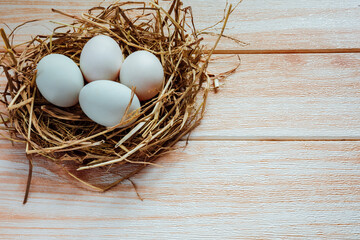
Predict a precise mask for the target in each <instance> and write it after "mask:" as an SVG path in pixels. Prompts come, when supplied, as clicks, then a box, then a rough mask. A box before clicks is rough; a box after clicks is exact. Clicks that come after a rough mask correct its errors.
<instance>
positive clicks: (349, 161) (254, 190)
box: [0, 0, 360, 240]
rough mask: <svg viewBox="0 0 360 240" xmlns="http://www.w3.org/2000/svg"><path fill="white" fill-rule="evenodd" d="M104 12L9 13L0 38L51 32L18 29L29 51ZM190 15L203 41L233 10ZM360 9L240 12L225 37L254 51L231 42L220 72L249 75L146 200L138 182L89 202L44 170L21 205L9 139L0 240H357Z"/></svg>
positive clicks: (225, 84)
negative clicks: (36, 41)
mask: <svg viewBox="0 0 360 240" xmlns="http://www.w3.org/2000/svg"><path fill="white" fill-rule="evenodd" d="M137 1H138V0H137ZM100 2H101V1H99V0H70V1H60V0H36V1H35V0H1V1H0V27H5V28H7V26H6V25H8V26H9V27H10V28H14V27H15V26H17V25H18V24H20V23H22V22H24V21H27V20H32V19H35V18H40V19H43V20H42V21H40V22H37V23H32V24H29V25H28V26H26V27H22V28H21V29H19V30H18V31H17V38H16V40H15V43H19V42H23V41H25V40H26V39H29V38H30V37H31V35H32V34H44V33H49V32H50V31H51V29H52V28H53V26H54V25H51V24H50V23H49V22H48V21H49V20H51V19H53V20H54V19H56V20H58V21H65V22H66V21H69V20H66V19H62V18H61V17H60V16H59V15H57V14H52V13H51V12H50V9H51V8H57V9H60V10H64V11H67V12H69V13H72V14H80V13H81V12H83V11H85V10H86V9H88V8H89V7H91V6H96V5H98V4H99V3H100ZM110 2H112V1H109V0H106V1H103V3H101V4H103V5H104V6H106V5H107V4H109V3H110ZM160 2H161V4H165V5H166V4H169V1H165V0H164V1H162V0H161V1H160ZM184 2H185V5H189V4H190V5H192V7H193V12H194V15H195V23H196V26H197V28H198V29H201V28H204V27H207V26H209V25H211V24H213V23H215V22H216V21H218V20H219V19H221V17H222V14H223V9H224V7H225V2H226V1H216V0H207V1H205V0H196V1H190V0H184ZM229 2H230V3H235V2H237V1H236V0H230V1H229ZM359 9H360V7H359V2H358V1H356V0H344V1H337V0H298V1H291V0H284V1H280V0H273V1H263V0H244V1H243V3H242V4H241V5H240V6H239V8H238V10H236V12H234V14H233V15H232V17H231V19H230V22H229V25H228V27H227V29H226V34H227V35H228V36H230V37H235V38H237V39H239V40H242V41H245V42H248V43H250V45H248V46H245V47H244V46H240V45H239V44H236V43H235V42H234V41H232V40H229V39H223V40H222V41H221V44H220V45H219V48H218V50H219V52H218V53H221V54H223V55H215V56H214V57H213V63H212V64H211V66H210V69H211V71H212V72H213V73H214V74H218V73H221V72H224V71H227V70H229V69H231V68H233V67H235V66H236V65H237V64H238V58H237V56H236V55H226V54H229V53H232V54H242V55H240V56H241V66H240V68H239V69H238V71H237V72H236V73H235V74H234V75H232V76H230V77H229V78H227V79H226V80H222V79H220V82H221V87H220V89H219V91H218V92H217V93H216V94H215V93H212V94H211V95H210V96H209V101H208V107H207V111H206V116H205V118H204V120H203V121H202V124H201V125H200V126H199V127H198V128H197V129H196V130H195V131H194V132H193V133H192V134H191V136H190V141H189V142H188V145H187V147H186V148H185V149H183V147H184V145H185V141H181V142H180V143H179V144H178V145H177V146H178V149H177V150H176V151H174V152H171V153H169V154H167V155H166V156H164V157H163V158H161V159H159V161H158V162H157V163H158V164H160V165H162V166H163V167H148V168H146V169H145V170H144V171H143V172H141V173H140V174H138V175H136V176H135V177H134V178H133V180H134V182H135V183H136V184H137V186H138V191H139V193H140V194H141V197H143V198H144V201H140V200H139V199H138V198H137V195H136V193H135V191H134V189H133V187H132V185H131V184H130V183H129V182H124V183H123V184H122V185H121V186H118V187H116V188H115V189H113V190H111V191H109V192H106V193H96V192H91V191H88V190H84V189H82V188H79V187H78V186H76V185H74V184H73V183H71V182H70V181H69V179H67V178H66V177H64V176H59V174H60V171H59V170H58V169H57V168H56V166H54V165H52V164H51V163H48V162H44V161H41V160H36V161H35V166H34V173H33V176H34V177H33V181H32V183H33V184H32V186H31V193H30V201H29V203H28V204H27V205H25V206H23V205H22V199H23V194H24V190H25V184H26V177H27V171H28V163H27V160H26V158H25V156H24V146H22V145H19V144H16V145H14V146H13V145H11V144H10V143H9V142H8V141H7V140H5V139H3V138H0V192H1V194H0V239H6V240H8V239H36V240H41V239H44V240H45V239H46V240H49V239H75V240H76V239H169V238H171V239H295V238H297V239H360V227H359V226H360V141H359V140H360V123H359V119H360V107H359V106H360V91H359V88H360V72H359V66H360V53H358V52H359V51H358V50H359V49H360V42H359V36H360V11H359ZM218 30H219V28H215V29H214V30H213V31H215V32H216V31H218ZM7 32H9V30H8V29H7ZM205 37H206V39H205V43H208V44H211V43H213V42H214V39H215V36H211V35H205ZM2 44H3V43H1V41H0V48H1V46H2ZM355 52H356V53H355ZM244 54H246V55H244ZM1 78H2V79H0V85H2V86H3V85H4V77H1ZM255 140H256V141H255ZM315 140H316V141H315ZM340 140H342V141H340ZM343 140H347V141H343Z"/></svg>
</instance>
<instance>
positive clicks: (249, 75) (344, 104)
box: [191, 54, 360, 140]
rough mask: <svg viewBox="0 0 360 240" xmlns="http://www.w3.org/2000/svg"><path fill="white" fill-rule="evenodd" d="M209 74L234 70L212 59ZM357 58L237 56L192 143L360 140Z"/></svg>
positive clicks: (226, 60)
mask: <svg viewBox="0 0 360 240" xmlns="http://www.w3.org/2000/svg"><path fill="white" fill-rule="evenodd" d="M214 62H215V63H214V64H212V65H211V66H210V69H212V71H213V72H214V73H218V72H221V71H225V70H227V69H230V68H231V67H233V66H236V64H237V62H238V60H237V57H236V56H216V57H214ZM359 65H360V54H306V55H297V54H279V55H242V56H241V66H240V68H239V69H238V71H237V72H236V73H235V74H234V75H232V76H230V77H229V78H227V79H226V80H225V81H221V83H222V84H223V85H222V86H221V87H220V89H219V91H218V93H217V94H212V95H210V97H209V100H208V107H207V111H206V116H205V119H204V120H203V122H202V124H201V125H200V126H199V127H198V128H197V129H196V130H195V132H193V133H192V135H191V137H192V139H235V140H241V139H242V140H249V139H261V140H265V139H267V140H269V139H270V140H271V139H278V140H291V139H303V140H306V139H324V140H325V139H360V121H359V119H360V107H359V106H360V91H359V89H360V72H359V67H358V66H359Z"/></svg>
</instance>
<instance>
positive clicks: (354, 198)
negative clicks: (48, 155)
mask: <svg viewBox="0 0 360 240" xmlns="http://www.w3.org/2000/svg"><path fill="white" fill-rule="evenodd" d="M0 144H1V148H0V156H1V157H0V176H1V184H0V191H1V195H0V232H1V234H0V239H18V238H20V236H21V238H22V239H58V238H70V237H71V239H83V238H85V237H86V238H88V237H89V238H90V239H167V238H168V237H170V236H171V238H172V239H203V238H204V239H259V238H261V239H263V238H266V239H274V238H277V239H278V238H281V239H289V238H301V239H314V238H323V239H358V238H359V237H360V228H359V225H360V178H359V176H360V161H359V157H360V145H359V142H252V141H244V142H233V141H231V142H228V141H221V142H216V146H215V145H214V142H212V141H210V142H209V141H204V142H191V144H189V145H188V146H187V147H186V148H185V150H183V149H182V148H180V147H181V145H183V144H180V145H179V149H178V150H177V151H176V152H173V153H171V154H169V155H167V156H165V157H163V158H162V159H160V160H159V161H158V163H159V164H161V165H162V166H163V167H162V168H160V167H149V168H146V169H145V171H144V172H142V173H141V174H139V175H137V176H136V177H135V178H134V179H133V180H134V181H135V183H136V184H137V185H138V188H139V189H138V190H139V192H140V194H141V196H142V197H143V198H144V201H143V202H141V201H140V200H138V199H137V196H136V194H135V192H134V191H133V189H132V187H131V186H130V184H129V183H124V184H123V185H122V186H119V187H117V189H114V190H112V191H110V192H107V193H105V194H101V193H94V192H90V191H86V190H82V189H77V188H74V186H73V185H71V184H69V183H68V182H67V181H66V180H65V179H59V178H58V177H57V175H56V174H54V173H52V172H50V171H48V170H47V169H46V168H44V166H43V165H41V164H39V163H35V168H34V170H35V172H34V181H33V185H32V188H31V194H30V197H31V198H30V202H29V204H27V205H25V206H22V203H21V200H22V196H23V190H24V184H25V179H26V174H27V163H26V160H25V158H24V157H23V156H21V155H19V154H21V151H19V150H15V151H9V149H12V148H11V147H10V146H9V145H8V143H6V142H3V141H1V143H0ZM224 153H226V154H224Z"/></svg>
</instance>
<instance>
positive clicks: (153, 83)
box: [120, 51, 164, 101]
mask: <svg viewBox="0 0 360 240" xmlns="http://www.w3.org/2000/svg"><path fill="white" fill-rule="evenodd" d="M120 82H121V83H122V84H124V85H126V86H128V87H129V88H132V87H135V93H136V95H137V96H138V98H139V99H140V100H141V101H144V100H148V99H151V98H153V97H154V96H155V95H156V94H158V93H159V92H160V90H161V88H162V85H163V82H164V70H163V66H162V65H161V62H160V61H159V59H158V58H157V57H156V56H155V55H154V54H152V53H150V52H148V51H136V52H134V53H132V54H130V55H129V56H128V57H127V58H126V59H125V61H124V63H123V65H122V67H121V71H120Z"/></svg>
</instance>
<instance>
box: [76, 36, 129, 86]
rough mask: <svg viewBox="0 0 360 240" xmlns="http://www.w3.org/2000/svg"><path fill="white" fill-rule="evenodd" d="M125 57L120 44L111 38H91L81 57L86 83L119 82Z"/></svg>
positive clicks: (81, 66)
mask: <svg viewBox="0 0 360 240" xmlns="http://www.w3.org/2000/svg"><path fill="white" fill-rule="evenodd" d="M123 60H124V57H123V55H122V51H121V49H120V47H119V44H118V43H117V42H116V41H115V40H114V39H112V38H111V37H109V36H105V35H98V36H96V37H93V38H91V39H90V40H89V41H88V42H87V43H86V44H85V46H84V48H83V49H82V51H81V55H80V68H81V71H82V73H83V74H84V77H85V79H86V81H88V82H92V81H96V80H102V79H108V80H117V78H118V76H119V72H120V68H121V65H122V62H123Z"/></svg>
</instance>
